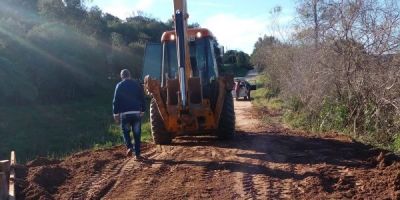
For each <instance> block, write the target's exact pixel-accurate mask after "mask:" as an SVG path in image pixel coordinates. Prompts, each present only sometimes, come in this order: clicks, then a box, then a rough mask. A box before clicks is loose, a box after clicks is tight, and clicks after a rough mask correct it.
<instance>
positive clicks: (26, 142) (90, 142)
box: [0, 94, 151, 162]
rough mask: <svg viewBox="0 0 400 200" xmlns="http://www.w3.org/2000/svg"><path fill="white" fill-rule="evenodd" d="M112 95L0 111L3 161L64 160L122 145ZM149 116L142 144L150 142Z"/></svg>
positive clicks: (1, 155) (143, 131)
mask: <svg viewBox="0 0 400 200" xmlns="http://www.w3.org/2000/svg"><path fill="white" fill-rule="evenodd" d="M111 99H112V94H107V95H102V96H98V97H94V98H91V99H86V100H83V101H80V102H73V103H66V104H60V105H34V106H10V107H5V106H1V107H0V118H1V119H3V120H2V121H0V144H1V145H0V159H7V158H8V157H9V153H10V151H11V150H15V151H16V155H17V158H18V161H19V162H25V161H27V160H30V159H33V158H35V157H37V156H47V157H53V158H61V157H64V156H66V155H68V154H71V153H74V152H77V151H81V150H85V149H91V148H95V149H99V148H106V147H110V146H113V145H117V144H121V143H122V141H123V140H122V134H121V132H120V129H119V126H118V125H116V124H115V123H114V122H113V120H112V111H111ZM150 137H151V136H150V126H149V122H148V113H146V115H145V117H144V120H143V126H142V140H149V139H150Z"/></svg>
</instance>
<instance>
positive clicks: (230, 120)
mask: <svg viewBox="0 0 400 200" xmlns="http://www.w3.org/2000/svg"><path fill="white" fill-rule="evenodd" d="M234 135H235V110H234V106H233V97H232V93H231V92H227V93H226V95H225V99H224V104H223V106H222V112H221V116H220V119H219V124H218V130H217V136H218V138H219V139H232V138H233V136H234Z"/></svg>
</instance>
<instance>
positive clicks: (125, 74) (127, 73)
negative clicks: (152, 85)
mask: <svg viewBox="0 0 400 200" xmlns="http://www.w3.org/2000/svg"><path fill="white" fill-rule="evenodd" d="M120 75H121V78H122V79H127V78H130V77H131V72H130V71H129V70H128V69H123V70H121V74H120Z"/></svg>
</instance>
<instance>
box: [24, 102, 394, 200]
mask: <svg viewBox="0 0 400 200" xmlns="http://www.w3.org/2000/svg"><path fill="white" fill-rule="evenodd" d="M235 110H236V115H237V116H236V121H237V135H236V137H235V139H233V140H231V141H218V140H216V139H215V138H213V137H182V138H178V139H175V140H174V143H173V145H169V146H155V145H152V144H145V145H144V147H143V152H144V153H143V154H144V156H145V157H146V158H147V159H145V160H144V161H135V160H133V159H131V158H126V157H125V149H124V148H123V147H122V146H119V147H114V148H111V149H106V150H97V151H86V152H82V153H78V154H75V155H72V156H70V157H68V158H66V159H65V160H62V161H54V160H47V159H43V158H40V159H38V160H35V161H32V162H30V163H29V164H28V165H27V166H19V167H18V168H17V175H18V187H17V189H18V196H17V197H18V199H100V198H103V199H267V198H269V199H399V198H400V162H399V159H398V157H397V156H396V155H394V154H391V153H388V152H385V151H382V150H376V149H375V150H374V149H372V147H370V146H366V145H363V144H361V143H357V142H354V141H352V140H351V139H350V138H348V137H345V136H343V135H340V134H336V133H332V134H326V135H323V136H316V134H311V133H308V132H300V131H293V130H290V129H288V128H283V127H281V126H280V125H279V124H273V125H263V124H262V123H260V121H259V120H258V119H259V118H260V113H259V112H256V111H251V110H252V109H251V103H250V102H246V101H238V102H235ZM268 113H269V112H265V111H264V112H263V114H266V115H268ZM273 116H275V114H273ZM273 116H271V117H273Z"/></svg>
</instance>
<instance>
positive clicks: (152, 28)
mask: <svg viewBox="0 0 400 200" xmlns="http://www.w3.org/2000/svg"><path fill="white" fill-rule="evenodd" d="M171 28H172V22H171V20H170V21H169V22H167V23H164V22H161V21H159V20H156V19H154V18H152V17H149V16H146V15H144V14H140V13H139V14H137V15H135V16H132V17H130V18H127V19H126V20H121V19H119V18H117V17H115V16H112V15H110V14H107V13H103V12H102V11H101V10H100V9H99V8H98V7H92V8H90V9H89V8H87V7H86V6H85V3H84V2H83V0H62V1H61V0H0V103H1V104H2V105H12V104H18V105H25V104H32V103H54V102H65V101H70V100H79V99H82V98H85V97H88V96H93V95H94V94H96V93H98V92H101V91H102V90H108V89H110V87H112V86H113V84H110V82H111V83H114V82H115V80H116V79H117V78H118V73H119V71H120V69H121V68H122V67H125V68H129V69H131V70H132V72H133V75H134V76H136V77H138V76H139V75H140V73H141V65H142V64H141V62H142V57H143V49H144V46H145V43H146V42H159V40H160V38H161V34H162V32H163V31H165V30H170V29H171Z"/></svg>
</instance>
